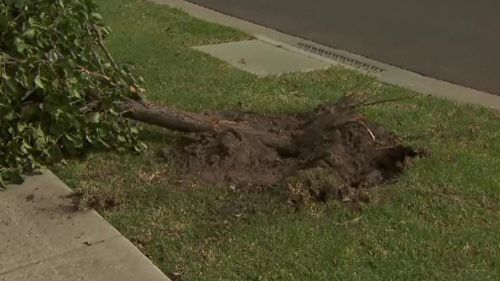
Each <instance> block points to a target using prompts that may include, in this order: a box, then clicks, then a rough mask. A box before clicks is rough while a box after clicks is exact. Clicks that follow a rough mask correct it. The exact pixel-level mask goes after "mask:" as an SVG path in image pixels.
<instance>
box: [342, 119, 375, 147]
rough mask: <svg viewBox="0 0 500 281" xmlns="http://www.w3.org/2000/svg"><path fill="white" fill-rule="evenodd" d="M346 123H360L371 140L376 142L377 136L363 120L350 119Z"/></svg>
mask: <svg viewBox="0 0 500 281" xmlns="http://www.w3.org/2000/svg"><path fill="white" fill-rule="evenodd" d="M347 123H354V124H358V125H360V126H361V127H363V128H365V129H366V131H367V132H368V133H369V134H370V136H371V137H372V139H373V141H374V142H377V138H376V137H375V134H374V133H373V132H372V130H371V129H370V128H368V126H366V125H365V123H363V122H360V121H355V120H351V121H348V122H347Z"/></svg>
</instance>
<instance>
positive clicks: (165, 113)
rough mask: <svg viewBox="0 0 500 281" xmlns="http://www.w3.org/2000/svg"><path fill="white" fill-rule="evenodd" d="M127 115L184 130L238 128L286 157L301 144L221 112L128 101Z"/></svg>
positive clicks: (198, 130)
mask: <svg viewBox="0 0 500 281" xmlns="http://www.w3.org/2000/svg"><path fill="white" fill-rule="evenodd" d="M126 111H127V114H126V117H128V118H130V119H133V120H136V121H140V122H143V123H147V124H152V125H156V126H159V127H163V128H167V129H170V130H174V131H180V132H184V133H201V132H212V133H220V132H224V131H227V130H234V131H236V132H238V133H239V134H242V135H246V136H250V137H252V138H254V139H256V140H257V141H260V142H261V143H262V144H264V145H265V146H268V147H270V148H273V149H275V150H276V151H277V152H278V153H279V154H280V155H282V156H296V155H297V154H298V149H297V146H296V145H295V144H294V142H293V140H292V138H291V137H290V136H287V135H277V134H273V133H270V132H267V131H258V130H255V129H254V128H251V127H249V126H247V125H245V124H244V123H239V122H233V121H231V120H226V119H222V118H220V117H217V115H212V116H210V115H203V114H197V113H192V112H185V111H181V110H176V109H172V108H168V107H157V106H152V105H145V104H143V103H140V102H138V101H134V100H131V101H129V102H128V104H127V110H126Z"/></svg>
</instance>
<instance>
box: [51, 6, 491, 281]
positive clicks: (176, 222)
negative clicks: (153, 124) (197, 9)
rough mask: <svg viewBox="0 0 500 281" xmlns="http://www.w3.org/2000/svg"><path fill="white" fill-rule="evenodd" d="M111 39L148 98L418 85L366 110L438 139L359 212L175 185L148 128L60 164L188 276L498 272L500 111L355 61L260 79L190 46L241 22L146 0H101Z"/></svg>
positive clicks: (257, 101)
mask: <svg viewBox="0 0 500 281" xmlns="http://www.w3.org/2000/svg"><path fill="white" fill-rule="evenodd" d="M98 3H99V4H100V8H101V12H102V14H103V15H104V18H105V19H106V20H107V22H108V24H110V25H111V27H112V29H113V31H114V32H113V35H112V37H111V38H110V41H109V44H110V49H111V50H112V52H113V53H114V54H115V56H116V58H117V60H119V61H122V62H129V63H132V64H134V65H135V66H136V68H137V69H136V71H137V72H138V73H141V74H142V75H143V76H144V78H145V81H146V87H147V90H148V92H149V98H150V99H151V100H153V101H155V102H157V103H161V104H165V105H169V106H175V107H178V108H183V109H188V110H195V111H201V110H217V109H244V110H253V111H259V112H292V111H301V110H307V109H311V108H312V107H313V106H316V105H318V104H320V103H322V102H327V101H333V100H335V99H336V98H338V97H339V96H341V95H343V94H345V93H352V92H356V93H361V94H363V95H365V96H368V97H372V98H373V99H384V98H393V97H409V98H408V99H403V100H401V101H399V102H395V103H385V104H380V105H376V106H373V107H370V108H367V109H366V112H365V113H366V114H367V115H368V116H370V117H371V118H373V119H375V120H376V121H378V122H380V123H382V124H384V125H385V126H386V127H388V128H390V129H392V130H394V131H395V132H397V133H398V134H399V135H401V136H402V137H403V139H404V141H405V142H407V143H409V144H411V145H413V146H415V147H419V148H423V149H426V150H428V151H430V154H429V156H428V157H426V158H424V159H422V160H420V161H418V162H417V163H415V165H414V166H413V167H412V169H411V170H409V171H408V172H407V173H406V174H405V175H404V176H403V177H402V178H401V180H400V181H399V182H397V183H395V184H393V185H391V186H386V187H383V188H381V189H379V190H377V191H375V192H373V194H372V197H373V200H372V202H371V203H370V204H367V205H364V206H363V212H362V213H361V214H359V213H354V212H353V211H351V210H350V209H349V208H347V207H346V206H344V205H342V204H341V203H338V202H329V203H328V204H323V205H313V206H310V207H309V208H304V209H302V210H299V211H297V212H295V211H293V210H292V209H291V208H290V207H289V206H288V205H287V203H286V199H285V198H283V196H281V195H280V194H275V193H272V192H250V191H246V192H243V191H237V192H234V191H232V190H231V189H230V188H228V187H227V188H224V187H211V186H193V187H189V188H188V187H186V186H183V185H179V184H176V183H175V174H173V173H174V171H173V169H172V167H169V166H168V165H167V164H164V163H162V162H159V161H157V160H156V159H157V158H156V157H155V153H156V150H157V149H159V148H161V147H164V146H166V145H168V143H169V140H170V139H171V138H172V135H171V133H169V132H166V131H164V130H161V129H156V128H149V127H148V128H147V129H146V131H145V132H144V139H145V140H146V142H147V143H148V145H149V147H150V149H149V150H148V151H147V152H146V153H144V154H143V155H133V154H122V153H114V152H108V153H103V152H101V153H93V154H91V155H89V157H88V159H86V160H85V161H71V162H70V163H69V164H67V165H59V166H58V167H55V171H56V173H57V174H58V175H59V176H60V177H61V178H62V179H63V180H64V181H66V182H67V183H68V185H69V186H70V187H72V188H75V189H78V190H82V191H85V192H86V193H87V194H89V195H96V196H100V197H101V198H106V196H112V197H113V198H116V199H118V200H120V203H121V204H120V205H118V206H117V207H115V208H112V209H108V210H102V211H101V213H102V214H103V216H104V217H105V218H106V219H108V220H109V221H110V222H111V224H113V225H114V226H115V227H116V228H118V229H119V230H120V231H121V232H122V233H123V234H124V235H125V236H126V237H128V238H129V239H130V240H131V241H132V242H133V243H134V244H135V245H137V246H138V247H139V249H140V250H141V251H143V252H144V253H145V254H146V255H147V256H149V257H150V258H151V259H152V260H153V262H154V263H155V264H156V265H158V266H159V268H160V269H161V270H163V271H164V272H165V273H167V274H171V273H173V272H178V273H181V274H182V280H207V281H208V280H210V281H212V280H384V281H385V280H499V279H500V191H499V188H500V168H499V167H500V135H499V134H500V114H499V113H498V112H493V111H489V110H486V109H483V108H479V107H474V106H465V105H456V104H453V103H451V102H448V101H444V100H439V99H435V98H430V97H426V96H424V95H417V94H414V93H412V92H410V91H407V90H404V89H401V88H397V87H393V86H389V85H385V84H382V83H380V82H377V81H376V80H374V79H372V78H369V77H366V76H363V75H360V74H357V73H355V72H352V71H348V70H345V69H340V68H335V69H329V70H325V71H319V72H313V73H307V74H291V75H285V76H282V77H268V78H257V77H255V76H253V75H250V74H248V73H245V72H242V71H240V70H237V69H235V68H232V67H230V66H229V65H227V64H225V63H223V62H221V61H219V60H217V59H214V58H211V57H208V56H206V55H203V54H201V53H198V52H196V51H194V50H192V49H190V48H189V47H190V46H195V45H201V44H207V43H214V42H226V41H232V40H238V39H243V38H247V37H248V36H247V35H245V34H242V33H241V32H238V31H235V30H232V29H229V28H226V27H221V26H217V25H214V24H210V23H207V22H204V21H200V20H197V19H194V18H192V17H190V16H188V15H186V14H184V13H183V12H180V11H178V10H174V9H170V8H167V7H165V6H158V5H155V4H151V3H147V2H144V1H139V0H101V1H98Z"/></svg>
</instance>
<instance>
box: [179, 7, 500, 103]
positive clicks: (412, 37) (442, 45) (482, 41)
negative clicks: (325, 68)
mask: <svg viewBox="0 0 500 281" xmlns="http://www.w3.org/2000/svg"><path fill="white" fill-rule="evenodd" d="M188 1H190V2H193V3H196V4H199V5H201V6H204V7H207V8H211V9H213V10H217V11H220V12H223V13H225V14H229V15H232V16H235V17H238V18H242V19H245V20H248V21H251V22H254V23H258V24H260V25H264V26H267V27H270V28H273V29H275V30H279V31H282V32H284V33H287V34H291V35H295V36H298V37H301V38H305V39H309V40H312V41H315V42H318V43H322V44H324V45H328V46H331V47H335V48H338V49H342V50H346V51H350V52H352V53H356V54H360V55H363V56H366V57H369V58H372V59H376V60H379V61H382V62H385V63H388V64H392V65H395V66H399V67H401V68H404V69H408V70H411V71H414V72H417V73H421V74H424V75H426V76H431V77H435V78H438V79H442V80H445V81H450V82H453V83H456V84H460V85H464V86H468V87H471V88H474V89H478V90H482V91H486V92H490V93H492V94H497V95H500V1H499V0H476V1H473V0H377V1H374V0H188Z"/></svg>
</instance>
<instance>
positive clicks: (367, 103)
mask: <svg viewBox="0 0 500 281" xmlns="http://www.w3.org/2000/svg"><path fill="white" fill-rule="evenodd" d="M409 98H412V97H408V96H405V97H399V98H392V99H384V100H377V101H373V102H366V101H363V102H360V103H359V104H358V105H357V107H361V106H370V105H376V104H381V103H388V102H395V101H400V100H405V99H409Z"/></svg>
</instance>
